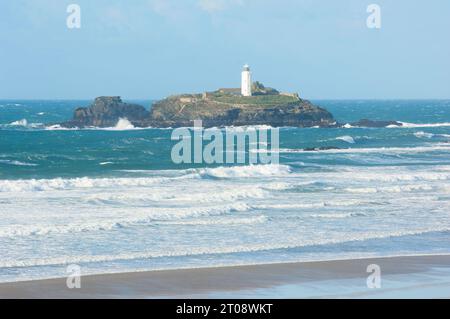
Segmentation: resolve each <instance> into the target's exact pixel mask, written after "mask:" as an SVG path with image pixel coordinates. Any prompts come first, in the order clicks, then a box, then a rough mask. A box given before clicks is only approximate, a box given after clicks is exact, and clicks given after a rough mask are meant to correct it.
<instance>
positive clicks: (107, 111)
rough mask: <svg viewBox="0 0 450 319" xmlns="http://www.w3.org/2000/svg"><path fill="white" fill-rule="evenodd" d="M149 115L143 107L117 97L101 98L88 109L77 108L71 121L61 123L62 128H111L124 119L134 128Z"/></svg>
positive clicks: (145, 120)
mask: <svg viewBox="0 0 450 319" xmlns="http://www.w3.org/2000/svg"><path fill="white" fill-rule="evenodd" d="M149 116H150V113H149V112H148V111H147V110H146V109H145V107H143V106H141V105H137V104H128V103H124V102H122V100H121V98H120V97H118V96H102V97H98V98H96V99H95V100H94V103H92V104H91V105H90V106H89V107H80V108H77V109H76V110H75V112H74V116H73V119H72V120H71V121H68V122H65V123H62V124H61V125H62V126H64V127H89V126H96V127H112V126H115V125H116V124H117V122H118V120H119V119H120V118H126V119H127V120H128V121H130V122H131V123H132V124H133V125H135V126H144V125H145V123H146V122H147V121H148V119H149Z"/></svg>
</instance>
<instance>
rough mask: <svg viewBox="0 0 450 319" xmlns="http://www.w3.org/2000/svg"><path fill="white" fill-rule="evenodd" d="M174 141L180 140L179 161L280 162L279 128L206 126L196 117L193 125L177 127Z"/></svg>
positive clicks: (176, 160)
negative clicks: (220, 127)
mask: <svg viewBox="0 0 450 319" xmlns="http://www.w3.org/2000/svg"><path fill="white" fill-rule="evenodd" d="M269 133H270V134H269ZM171 140H172V141H178V143H177V144H175V145H174V146H173V147H172V151H171V158H172V162H173V163H175V164H192V163H195V164H202V163H205V164H224V163H225V164H247V163H248V164H279V144H280V133H279V129H278V128H273V127H270V128H261V129H259V128H252V127H248V128H239V127H238V128H229V127H226V128H225V129H224V130H222V129H219V128H209V129H205V128H204V127H203V123H202V121H201V120H196V121H194V127H192V128H187V127H182V128H177V129H174V130H173V131H172V135H171ZM204 142H205V143H206V144H204ZM269 146H270V147H269Z"/></svg>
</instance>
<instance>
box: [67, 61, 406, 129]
mask: <svg viewBox="0 0 450 319" xmlns="http://www.w3.org/2000/svg"><path fill="white" fill-rule="evenodd" d="M121 119H122V121H125V122H126V123H127V125H132V126H134V127H161V128H164V127H189V126H192V125H193V122H194V120H202V123H203V126H204V127H223V126H246V125H268V126H272V127H282V126H290V127H343V126H347V125H350V126H364V127H386V126H401V125H402V124H401V123H399V122H395V121H371V120H366V119H364V120H360V121H358V122H355V123H350V124H345V125H341V124H339V123H337V122H336V120H335V119H334V118H333V115H332V114H331V113H330V112H328V111H327V110H325V109H323V108H321V107H319V106H316V105H314V104H312V103H311V102H310V101H308V100H304V99H301V98H300V97H299V95H298V94H297V93H282V92H279V91H278V90H276V89H273V88H269V87H265V86H264V85H263V84H262V83H260V82H258V81H256V82H252V80H251V72H250V68H249V67H248V65H245V66H244V69H243V71H242V82H241V87H240V88H231V89H230V88H225V89H219V90H216V91H213V92H204V93H198V94H181V95H173V96H169V97H168V98H165V99H163V100H161V101H158V102H156V103H154V104H153V105H152V107H151V108H150V110H149V111H148V110H147V109H146V108H145V107H143V106H141V105H137V104H128V103H124V102H123V101H122V100H121V98H120V97H118V96H112V97H107V96H104V97H98V98H96V99H95V101H94V103H92V104H91V105H90V106H88V107H80V108H77V109H76V110H75V113H74V116H73V119H72V120H70V121H67V122H64V123H61V124H60V125H61V126H63V127H79V128H83V127H114V126H116V125H117V123H119V121H120V120H121Z"/></svg>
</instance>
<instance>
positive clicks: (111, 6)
mask: <svg viewBox="0 0 450 319" xmlns="http://www.w3.org/2000/svg"><path fill="white" fill-rule="evenodd" d="M71 3H77V4H79V5H80V6H81V10H82V17H81V18H82V19H81V23H82V27H81V29H79V30H76V29H72V30H69V29H68V28H67V27H66V18H67V15H68V14H67V13H66V8H67V5H69V4H71ZM371 3H377V4H379V5H380V6H381V10H382V12H381V13H382V28H381V29H380V30H375V29H368V28H367V27H366V18H367V16H368V13H366V8H367V5H369V4H371ZM449 39H450V1H448V0H431V1H425V0H424V1H417V0H412V1H411V0H409V1H407V0H395V1H394V0H383V1H381V0H369V1H365V0H343V1H335V0H329V1H314V0H279V1H275V0H126V1H125V0H122V1H119V0H70V1H66V0H2V1H1V2H0V98H27V99H33V98H44V99H52V98H61V99H92V98H94V97H96V96H100V95H121V96H122V97H123V98H125V99H134V98H145V99H152V98H162V97H165V96H167V95H169V94H174V93H184V92H202V91H204V90H213V89H216V88H218V87H237V86H239V81H240V71H241V68H242V65H243V64H244V63H249V64H250V66H251V68H252V71H253V76H254V79H255V80H259V81H261V82H263V83H264V84H266V85H268V86H272V87H275V88H277V89H280V90H283V91H298V92H300V94H301V96H303V97H305V98H312V99H332V98H338V99H345V98H450V41H449Z"/></svg>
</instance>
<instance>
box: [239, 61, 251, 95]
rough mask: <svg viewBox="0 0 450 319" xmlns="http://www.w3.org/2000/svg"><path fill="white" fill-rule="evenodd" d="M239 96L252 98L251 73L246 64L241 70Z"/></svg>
mask: <svg viewBox="0 0 450 319" xmlns="http://www.w3.org/2000/svg"><path fill="white" fill-rule="evenodd" d="M241 94H242V96H252V73H251V72H250V67H249V66H248V64H246V65H244V69H243V70H242V81H241Z"/></svg>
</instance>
